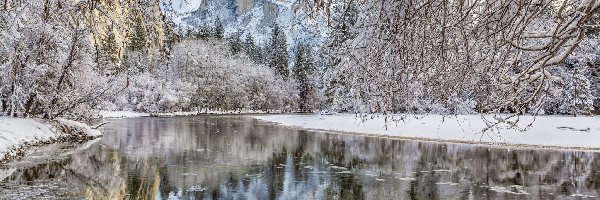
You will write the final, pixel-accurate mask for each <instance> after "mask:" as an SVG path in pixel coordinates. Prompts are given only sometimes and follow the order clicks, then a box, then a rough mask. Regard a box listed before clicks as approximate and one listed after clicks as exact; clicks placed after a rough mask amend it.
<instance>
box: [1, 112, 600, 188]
mask: <svg viewBox="0 0 600 200" xmlns="http://www.w3.org/2000/svg"><path fill="white" fill-rule="evenodd" d="M104 132H105V135H104V137H102V138H101V139H98V140H95V141H90V142H86V143H83V144H54V145H48V146H44V147H41V148H36V149H33V150H31V151H30V153H29V155H28V156H26V157H25V158H23V159H21V160H19V161H15V162H12V163H9V164H7V165H4V166H0V199H44V198H45V199H88V198H95V199H565V198H567V199H579V198H586V197H587V198H592V199H595V198H599V195H600V153H593V152H580V151H566V150H540V149H537V150H530V149H508V148H506V147H489V146H477V145H465V144H448V143H434V142H416V141H403V140H397V139H387V138H381V137H364V136H356V135H342V134H336V133H328V132H313V131H304V130H295V129H289V128H285V127H280V126H275V125H272V124H269V123H264V122H260V121H257V120H254V119H251V118H250V117H244V116H198V117H175V118H136V119H115V120H111V123H110V124H108V125H107V126H106V127H105V130H104Z"/></svg>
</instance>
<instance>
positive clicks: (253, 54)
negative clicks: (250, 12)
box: [244, 33, 262, 63]
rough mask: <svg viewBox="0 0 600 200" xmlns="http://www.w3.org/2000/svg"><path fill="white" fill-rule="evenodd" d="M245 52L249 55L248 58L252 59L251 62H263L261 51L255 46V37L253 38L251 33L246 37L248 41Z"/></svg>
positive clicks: (245, 41) (245, 44) (246, 41)
mask: <svg viewBox="0 0 600 200" xmlns="http://www.w3.org/2000/svg"><path fill="white" fill-rule="evenodd" d="M244 52H245V53H246V55H248V57H250V60H252V61H254V62H255V63H261V62H262V55H261V53H260V49H259V47H257V46H256V44H254V37H252V34H250V33H248V34H247V35H246V39H245V40H244Z"/></svg>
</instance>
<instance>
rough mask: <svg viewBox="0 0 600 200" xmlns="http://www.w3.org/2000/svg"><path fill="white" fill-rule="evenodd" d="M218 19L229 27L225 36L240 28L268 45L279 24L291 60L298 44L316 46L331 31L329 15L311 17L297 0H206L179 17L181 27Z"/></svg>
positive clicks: (177, 21)
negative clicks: (328, 21)
mask: <svg viewBox="0 0 600 200" xmlns="http://www.w3.org/2000/svg"><path fill="white" fill-rule="evenodd" d="M217 18H218V19H220V20H221V22H222V23H223V26H224V28H225V36H228V35H231V34H232V33H235V32H237V31H240V32H242V37H245V36H246V35H247V34H252V35H253V37H254V38H255V43H257V44H259V45H261V46H265V45H266V44H267V43H268V40H269V34H270V33H271V30H272V28H273V27H274V25H275V24H278V25H279V26H280V27H281V29H282V30H283V31H284V32H285V34H286V36H287V43H288V51H289V52H290V60H291V59H293V58H294V56H293V55H294V54H295V52H296V47H297V45H298V44H304V45H306V46H309V47H311V48H313V50H314V49H316V48H318V47H320V46H321V45H322V44H323V43H324V41H325V38H327V36H328V35H329V32H330V29H329V28H328V26H327V22H326V18H325V17H323V16H315V17H312V16H311V17H309V16H308V15H307V13H306V12H305V10H304V9H302V4H301V3H300V2H298V1H297V0H205V1H202V2H200V3H199V6H198V8H195V9H193V10H192V11H189V12H185V13H182V14H180V15H179V16H177V17H175V19H174V21H175V22H176V23H178V24H179V28H180V30H190V29H195V28H198V27H200V26H202V25H204V24H207V25H209V26H211V25H213V24H214V23H215V21H216V20H217Z"/></svg>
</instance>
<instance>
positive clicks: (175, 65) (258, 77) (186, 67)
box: [103, 40, 297, 112]
mask: <svg viewBox="0 0 600 200" xmlns="http://www.w3.org/2000/svg"><path fill="white" fill-rule="evenodd" d="M129 55H130V57H129V58H128V59H129V61H130V62H132V63H130V64H129V66H135V67H134V68H133V69H147V70H133V72H132V73H131V74H130V75H129V78H127V79H128V81H127V82H128V85H126V87H125V89H124V90H123V92H122V93H121V94H119V95H117V96H115V97H114V98H113V99H112V100H111V102H107V103H104V104H103V105H104V106H105V107H104V109H111V110H132V111H141V112H173V111H197V110H202V109H210V110H219V109H220V110H288V111H292V110H295V108H296V106H297V105H296V103H295V102H296V101H297V92H296V90H295V88H294V87H293V86H292V84H291V83H290V82H289V81H285V80H284V79H283V78H281V77H278V76H277V75H276V74H275V73H274V71H273V69H270V68H269V67H267V66H265V65H260V64H255V63H254V62H252V61H251V60H250V59H249V58H248V57H247V56H245V55H243V54H239V55H237V56H232V55H230V54H228V50H227V46H226V44H225V43H223V42H222V41H220V40H208V41H205V40H184V41H182V42H181V43H178V44H176V45H175V46H174V47H173V50H172V51H171V53H170V56H169V57H168V58H164V59H162V61H160V62H158V64H157V66H156V67H155V68H154V69H152V68H150V67H147V66H146V65H148V64H146V63H144V61H143V60H144V59H140V58H135V56H142V55H136V54H129ZM121 79H125V77H122V78H121Z"/></svg>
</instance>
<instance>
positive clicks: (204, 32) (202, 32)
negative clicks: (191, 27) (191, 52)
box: [196, 22, 210, 40]
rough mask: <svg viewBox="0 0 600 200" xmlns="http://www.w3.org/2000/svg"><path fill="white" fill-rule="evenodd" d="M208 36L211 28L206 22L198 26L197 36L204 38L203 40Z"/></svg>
mask: <svg viewBox="0 0 600 200" xmlns="http://www.w3.org/2000/svg"><path fill="white" fill-rule="evenodd" d="M208 37H210V28H209V27H208V25H207V24H206V22H205V23H204V24H202V26H200V27H198V31H197V33H196V38H198V39H202V40H207V39H208Z"/></svg>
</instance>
